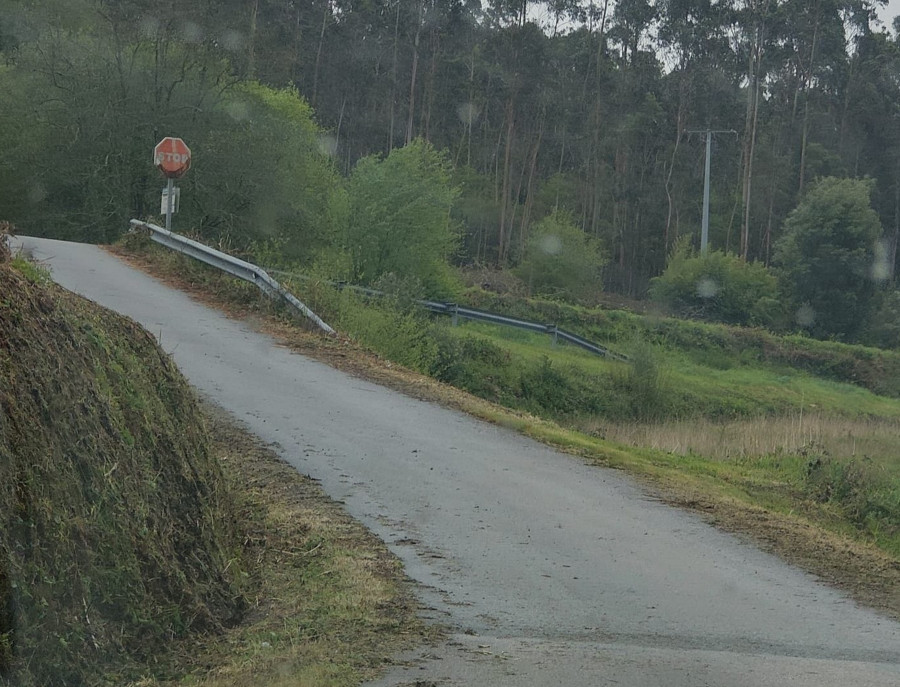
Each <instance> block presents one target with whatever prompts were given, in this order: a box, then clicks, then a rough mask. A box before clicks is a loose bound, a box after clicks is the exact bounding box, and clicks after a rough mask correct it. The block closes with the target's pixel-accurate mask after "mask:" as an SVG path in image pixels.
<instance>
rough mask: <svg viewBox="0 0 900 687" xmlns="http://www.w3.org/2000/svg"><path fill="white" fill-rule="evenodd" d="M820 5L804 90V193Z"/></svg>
mask: <svg viewBox="0 0 900 687" xmlns="http://www.w3.org/2000/svg"><path fill="white" fill-rule="evenodd" d="M819 5H820V3H818V2H817V3H816V20H815V24H814V25H813V39H812V46H811V47H810V51H809V65H808V67H807V69H806V83H805V86H804V91H805V93H806V102H805V103H804V108H803V133H802V136H801V139H800V183H799V185H798V193H799V194H801V195H802V194H803V184H804V182H805V177H806V143H807V141H808V139H809V94H810V85H811V83H812V74H813V66H814V65H815V63H816V43H817V42H818V38H819Z"/></svg>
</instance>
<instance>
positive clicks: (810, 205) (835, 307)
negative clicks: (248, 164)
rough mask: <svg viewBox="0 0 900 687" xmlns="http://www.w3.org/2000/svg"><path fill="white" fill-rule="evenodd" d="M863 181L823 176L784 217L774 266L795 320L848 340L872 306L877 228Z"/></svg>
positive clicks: (816, 332) (879, 230) (821, 333)
mask: <svg viewBox="0 0 900 687" xmlns="http://www.w3.org/2000/svg"><path fill="white" fill-rule="evenodd" d="M872 186H873V184H872V183H871V182H870V181H868V180H860V179H837V178H834V177H826V178H825V179H822V180H821V181H820V182H819V183H818V184H816V185H815V186H814V187H813V188H811V189H810V190H809V191H808V192H807V193H806V195H805V196H804V197H803V200H802V201H801V202H800V204H799V205H798V206H797V207H796V209H794V211H793V212H791V214H790V215H788V218H787V220H786V221H785V223H784V235H783V236H782V238H781V239H780V240H779V241H778V243H777V244H776V246H775V260H774V264H775V266H776V268H777V270H778V272H779V275H780V280H781V283H782V287H783V290H784V293H785V294H786V295H787V298H788V303H789V305H790V306H791V307H792V308H793V309H794V312H795V313H797V317H796V319H797V324H798V325H799V326H800V327H802V328H803V329H806V330H808V331H809V332H810V333H812V334H813V335H815V336H836V337H846V338H854V337H855V336H856V335H857V334H858V333H859V331H860V328H861V327H862V326H863V325H864V324H865V322H866V319H867V317H868V315H869V312H870V310H871V308H872V306H873V305H874V300H875V299H874V297H875V294H876V282H875V280H874V278H873V275H872V269H873V265H874V264H875V245H876V242H877V241H878V239H879V238H880V237H881V234H882V228H881V222H880V220H879V219H878V215H877V214H876V212H875V211H874V210H873V209H872V207H871V205H870V202H869V194H870V192H871V190H872Z"/></svg>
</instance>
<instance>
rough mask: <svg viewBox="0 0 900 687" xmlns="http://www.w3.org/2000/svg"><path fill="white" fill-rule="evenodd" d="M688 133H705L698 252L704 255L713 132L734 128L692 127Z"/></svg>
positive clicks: (707, 226) (706, 246)
mask: <svg viewBox="0 0 900 687" xmlns="http://www.w3.org/2000/svg"><path fill="white" fill-rule="evenodd" d="M685 133H688V134H706V169H705V171H704V174H703V222H702V224H701V225H700V254H701V255H706V252H707V250H708V249H709V169H710V166H711V162H712V136H713V134H734V135H735V136H737V131H735V130H734V129H693V130H689V131H686V132H685Z"/></svg>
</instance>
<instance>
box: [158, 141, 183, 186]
mask: <svg viewBox="0 0 900 687" xmlns="http://www.w3.org/2000/svg"><path fill="white" fill-rule="evenodd" d="M153 164H155V165H156V166H157V167H158V168H159V171H160V172H162V173H163V174H165V175H166V176H167V177H168V178H169V179H177V178H178V177H181V176H184V173H185V172H187V171H188V170H189V169H190V168H191V149H190V148H188V147H187V144H186V143H185V142H184V141H182V140H181V139H180V138H172V137H171V136H166V138H164V139H163V140H161V141H160V142H159V143H157V144H156V147H155V148H154V149H153Z"/></svg>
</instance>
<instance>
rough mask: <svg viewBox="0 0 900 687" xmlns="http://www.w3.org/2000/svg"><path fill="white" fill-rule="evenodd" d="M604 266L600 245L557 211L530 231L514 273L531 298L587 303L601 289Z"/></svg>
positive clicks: (570, 219) (564, 213) (568, 215)
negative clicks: (527, 288) (524, 284)
mask: <svg viewBox="0 0 900 687" xmlns="http://www.w3.org/2000/svg"><path fill="white" fill-rule="evenodd" d="M606 262H607V257H606V254H605V253H604V251H603V249H602V247H601V246H600V243H599V241H597V240H596V239H594V238H592V237H590V236H588V235H587V234H585V233H584V232H583V231H582V230H581V229H580V228H579V227H578V226H577V225H576V224H575V221H574V220H573V219H572V216H571V215H570V214H568V213H567V212H565V211H561V210H560V211H556V212H554V213H552V214H550V215H548V216H547V217H545V218H544V219H542V220H541V221H540V222H538V223H537V224H536V225H535V226H534V227H533V229H532V233H531V237H530V238H529V240H528V244H527V246H526V249H525V258H524V260H522V262H521V264H520V265H519V267H518V268H517V270H516V271H517V273H518V274H519V276H520V277H521V278H522V279H523V280H525V281H526V282H527V283H528V286H529V289H530V290H531V292H532V293H534V294H537V295H540V296H553V297H558V296H562V297H564V298H572V299H575V300H581V301H587V300H589V299H590V298H591V296H596V294H597V293H599V292H600V291H601V289H602V286H601V285H602V282H601V272H602V269H603V265H604V264H605V263H606Z"/></svg>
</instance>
